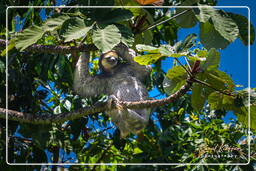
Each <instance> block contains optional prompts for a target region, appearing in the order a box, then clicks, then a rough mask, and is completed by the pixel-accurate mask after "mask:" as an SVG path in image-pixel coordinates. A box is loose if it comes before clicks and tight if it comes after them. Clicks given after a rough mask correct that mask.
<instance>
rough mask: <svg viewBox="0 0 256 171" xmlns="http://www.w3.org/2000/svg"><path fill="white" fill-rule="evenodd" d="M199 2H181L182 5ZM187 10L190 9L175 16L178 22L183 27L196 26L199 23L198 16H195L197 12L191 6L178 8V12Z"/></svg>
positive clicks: (193, 0) (197, 0)
mask: <svg viewBox="0 0 256 171" xmlns="http://www.w3.org/2000/svg"><path fill="white" fill-rule="evenodd" d="M198 2H199V0H185V1H184V2H182V3H181V5H180V6H192V5H194V4H196V3H198ZM185 10H189V11H187V12H185V13H184V14H182V15H180V16H178V17H176V18H175V20H176V22H177V24H178V25H179V26H181V27H183V28H191V27H194V26H195V25H196V23H197V18H196V16H195V13H194V12H193V11H192V10H190V9H189V8H177V14H179V13H181V12H183V11H185Z"/></svg>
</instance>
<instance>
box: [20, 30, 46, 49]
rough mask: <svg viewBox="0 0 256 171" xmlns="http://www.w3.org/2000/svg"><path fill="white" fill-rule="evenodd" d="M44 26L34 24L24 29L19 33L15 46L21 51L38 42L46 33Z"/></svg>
mask: <svg viewBox="0 0 256 171" xmlns="http://www.w3.org/2000/svg"><path fill="white" fill-rule="evenodd" d="M44 32H45V31H44V29H43V27H39V26H36V25H35V26H32V27H30V28H27V29H25V30H24V32H23V33H19V34H18V35H17V38H16V41H15V47H16V48H17V49H19V50H20V51H22V50H24V49H26V48H27V47H28V46H30V45H32V44H34V43H36V42H37V41H38V40H39V39H40V38H41V37H42V36H43V35H44Z"/></svg>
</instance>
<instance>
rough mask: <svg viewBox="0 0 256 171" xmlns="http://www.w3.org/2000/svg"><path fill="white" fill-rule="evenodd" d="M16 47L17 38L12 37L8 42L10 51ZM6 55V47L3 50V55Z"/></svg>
mask: <svg viewBox="0 0 256 171" xmlns="http://www.w3.org/2000/svg"><path fill="white" fill-rule="evenodd" d="M14 47H15V40H14V39H11V40H10V41H9V42H8V52H9V51H10V50H12V49H13V48H14ZM5 55H6V48H5V49H4V50H3V51H2V52H1V56H5Z"/></svg>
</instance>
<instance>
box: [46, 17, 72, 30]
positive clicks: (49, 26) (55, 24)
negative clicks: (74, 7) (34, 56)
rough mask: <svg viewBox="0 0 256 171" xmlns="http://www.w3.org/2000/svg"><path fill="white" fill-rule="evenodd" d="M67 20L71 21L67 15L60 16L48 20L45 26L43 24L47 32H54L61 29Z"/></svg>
mask: <svg viewBox="0 0 256 171" xmlns="http://www.w3.org/2000/svg"><path fill="white" fill-rule="evenodd" d="M67 19H69V16H67V15H60V16H58V17H53V18H49V19H47V20H46V22H45V24H43V26H44V28H45V31H53V30H55V29H57V28H59V27H60V26H61V25H62V24H63V23H64V22H65V21H66V20H67Z"/></svg>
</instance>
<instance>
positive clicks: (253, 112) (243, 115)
mask: <svg viewBox="0 0 256 171" xmlns="http://www.w3.org/2000/svg"><path fill="white" fill-rule="evenodd" d="M249 92H250V101H249ZM238 93H239V97H240V98H237V99H236V101H235V102H236V103H235V104H236V106H237V107H240V106H241V108H242V110H240V111H236V115H237V116H238V120H239V121H240V122H242V123H243V124H245V125H246V126H248V114H249V106H250V121H251V128H252V129H255V130H256V122H255V121H256V89H255V88H254V89H249V88H246V89H243V90H240V91H238ZM238 100H239V101H238ZM249 102H250V103H249ZM241 104H242V105H241Z"/></svg>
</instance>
